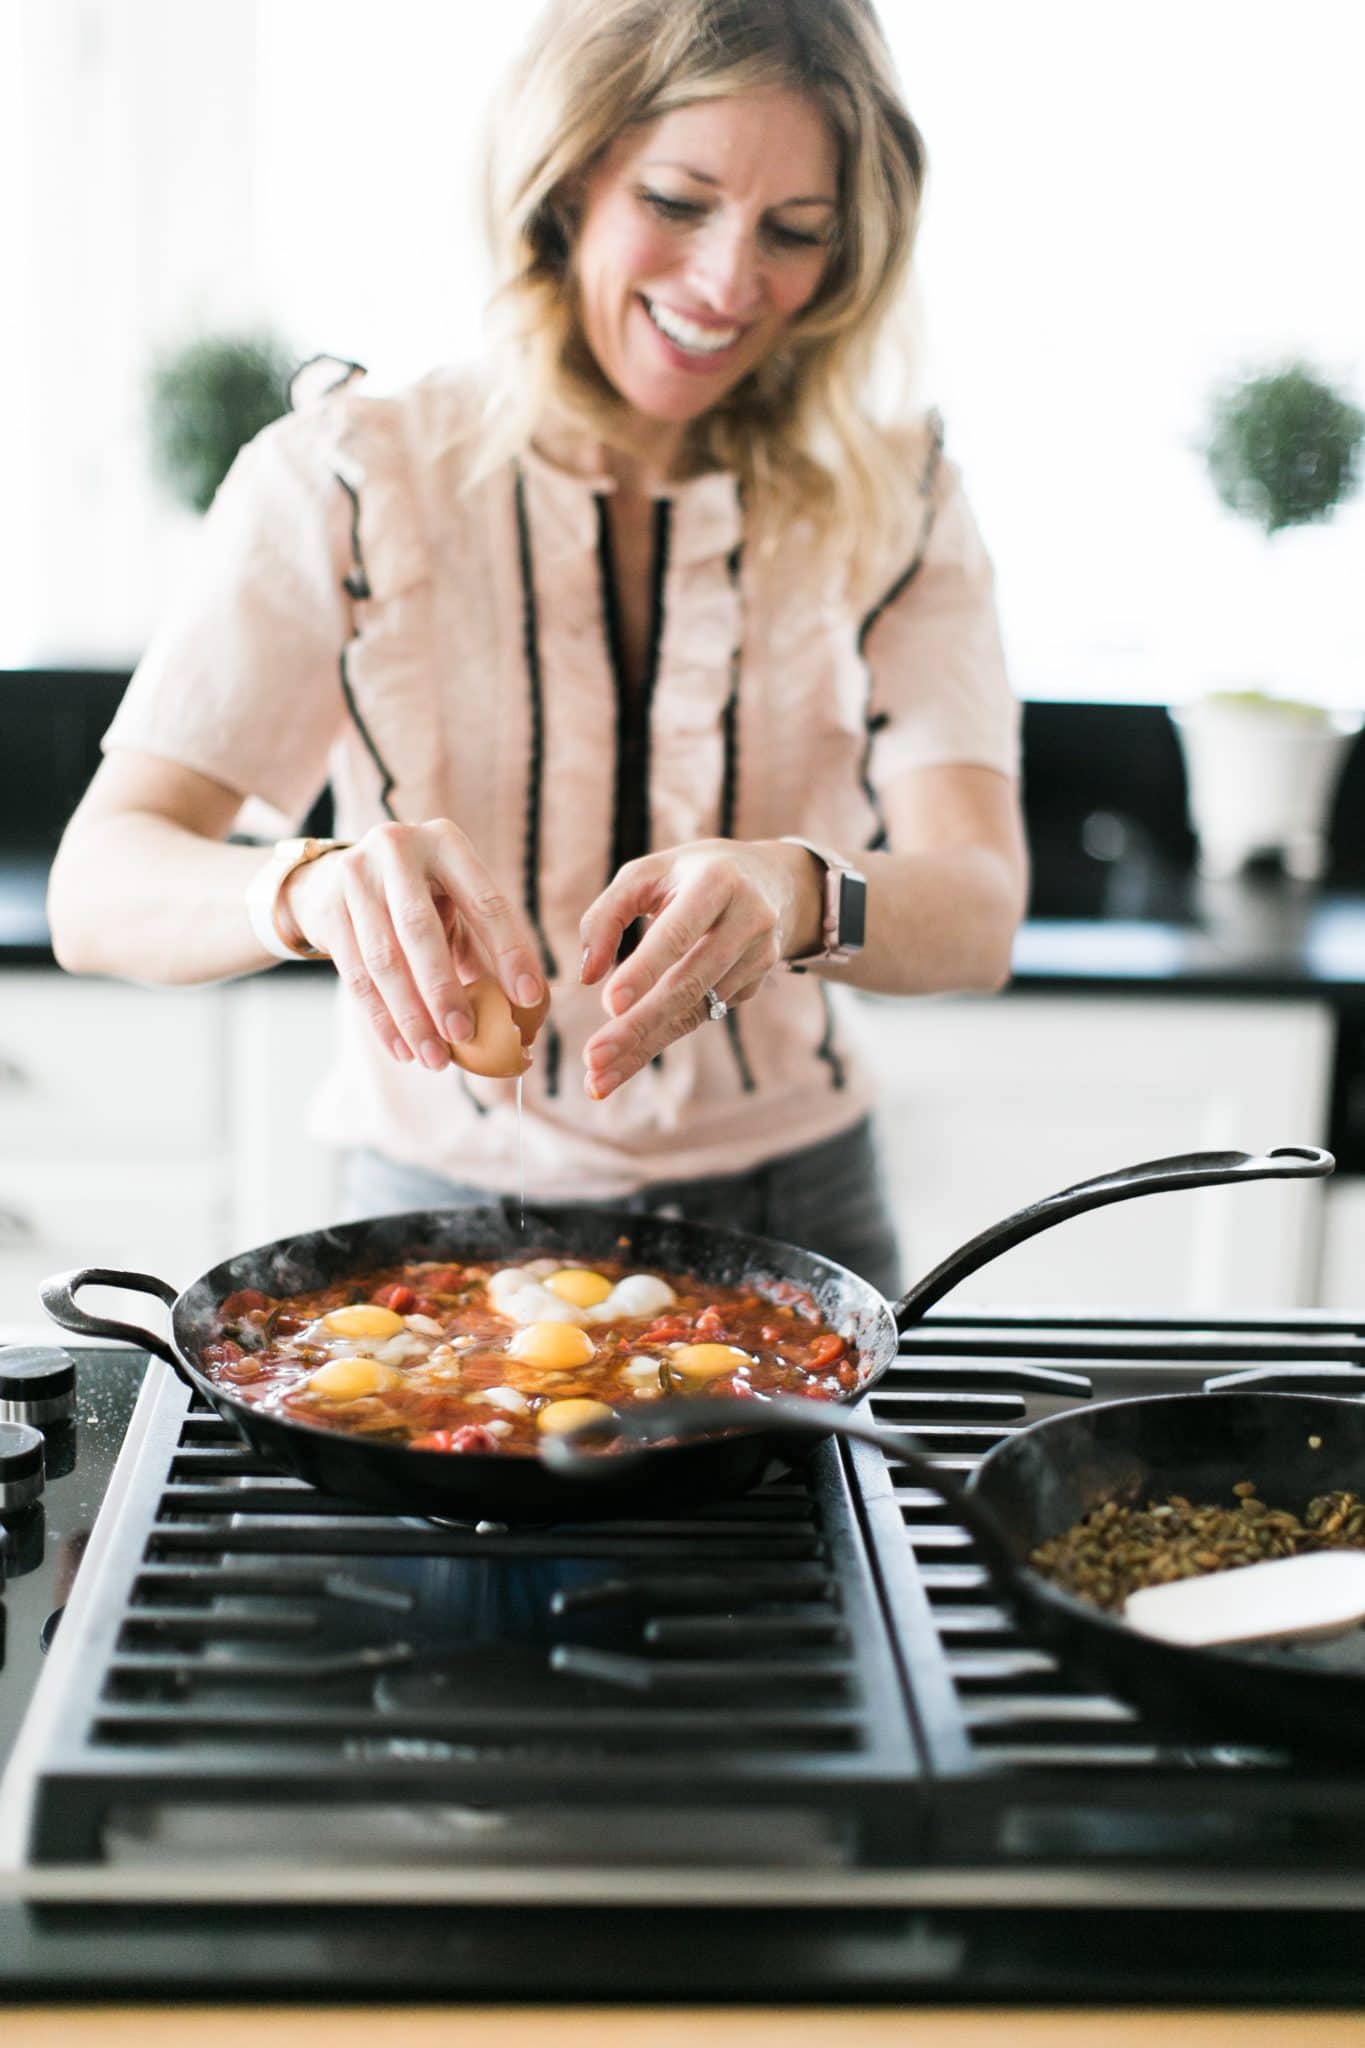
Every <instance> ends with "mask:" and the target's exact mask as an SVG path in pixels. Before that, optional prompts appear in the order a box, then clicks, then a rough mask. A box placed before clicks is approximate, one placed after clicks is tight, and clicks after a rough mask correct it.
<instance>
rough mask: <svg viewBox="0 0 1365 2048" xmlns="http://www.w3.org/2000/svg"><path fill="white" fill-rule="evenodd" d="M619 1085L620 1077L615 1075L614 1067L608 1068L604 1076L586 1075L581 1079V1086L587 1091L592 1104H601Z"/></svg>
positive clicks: (596, 1074)
mask: <svg viewBox="0 0 1365 2048" xmlns="http://www.w3.org/2000/svg"><path fill="white" fill-rule="evenodd" d="M620 1083H621V1076H620V1074H618V1073H617V1071H616V1069H615V1067H608V1068H607V1070H606V1072H605V1073H604V1074H598V1073H593V1074H587V1075H585V1076H584V1079H583V1086H584V1087H585V1088H586V1089H587V1091H588V1094H589V1095H590V1096H591V1097H592V1099H593V1101H594V1102H601V1101H602V1100H603V1099H604V1098H605V1097H606V1096H608V1095H610V1094H611V1091H612V1089H613V1088H617V1087H619V1086H620Z"/></svg>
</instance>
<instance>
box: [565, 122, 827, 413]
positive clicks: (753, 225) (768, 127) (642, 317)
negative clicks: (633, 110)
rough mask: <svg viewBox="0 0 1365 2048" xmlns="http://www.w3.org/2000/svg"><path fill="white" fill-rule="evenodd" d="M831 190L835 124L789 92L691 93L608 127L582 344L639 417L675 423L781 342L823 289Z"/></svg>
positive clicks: (584, 252)
mask: <svg viewBox="0 0 1365 2048" xmlns="http://www.w3.org/2000/svg"><path fill="white" fill-rule="evenodd" d="M837 189H838V157H837V152H836V149H835V144H834V140H833V137H832V136H831V134H830V132H829V129H828V128H827V127H826V125H825V123H824V120H823V119H822V117H821V115H820V113H819V111H818V109H817V108H816V107H815V106H814V104H813V103H812V102H811V101H810V100H808V99H806V98H804V97H803V96H802V95H801V94H799V93H795V92H788V91H781V90H776V89H774V90H771V91H765V92H752V93H742V94H736V95H735V96H733V97H732V98H727V99H712V100H698V101H695V102H693V103H692V104H691V105H689V106H685V107H679V108H677V109H675V110H674V112H672V113H670V114H665V115H664V116H663V117H662V118H661V119H660V120H658V121H654V122H651V123H650V124H649V125H648V126H646V127H642V128H634V129H630V130H628V131H627V132H626V133H625V134H624V135H622V136H620V137H619V138H618V139H617V141H616V142H615V143H614V144H613V146H612V147H611V149H609V150H608V152H607V154H606V156H605V157H604V158H603V159H602V161H601V163H600V164H599V165H598V166H597V168H596V170H595V171H594V172H593V173H592V175H591V176H590V178H589V179H588V182H587V186H586V189H585V192H584V205H583V211H582V218H581V222H580V226H579V232H578V237H577V243H576V249H575V262H574V273H575V278H576V283H577V289H578V308H579V314H580V318H581V320H582V325H583V332H584V335H585V336H586V339H587V342H588V345H589V347H590V348H591V350H592V353H593V355H594V357H595V358H596V361H597V364H598V367H599V368H600V370H601V371H602V373H603V375H604V376H605V377H606V378H607V380H608V382H609V383H610V384H612V385H613V386H614V388H615V389H616V391H617V392H618V393H619V394H620V396H621V397H622V398H623V399H624V400H625V401H626V403H627V405H628V406H629V407H631V409H632V410H633V412H634V413H636V414H637V415H639V416H640V420H641V422H642V423H643V422H645V421H648V422H652V423H654V424H655V426H656V428H657V427H662V428H665V429H670V428H671V429H679V430H680V429H681V428H682V427H683V426H685V425H686V423H687V422H688V421H690V420H694V419H697V418H698V417H700V415H701V414H702V413H704V412H706V411H708V410H709V409H710V407H712V406H713V405H715V404H716V403H717V401H718V400H720V399H721V398H723V397H724V396H725V394H726V393H727V392H728V391H730V390H732V389H733V388H734V386H735V385H736V384H738V383H739V382H740V381H741V379H742V378H744V377H746V376H748V375H749V373H750V372H751V371H752V370H754V369H755V368H756V367H757V366H758V364H759V363H761V362H762V361H763V359H764V358H765V357H766V356H767V355H769V354H770V353H771V351H772V350H773V349H774V348H775V347H776V346H777V345H778V343H779V342H780V341H781V339H782V337H783V334H784V333H785V331H786V329H787V327H788V326H789V325H790V323H791V321H792V320H793V318H794V317H795V316H796V314H797V313H799V312H800V310H801V308H802V307H803V306H805V305H806V304H808V302H809V301H810V300H811V299H812V298H813V297H814V296H815V293H816V292H817V290H818V289H819V286H820V281H821V278H822V276H823V275H824V271H825V266H826V262H827V260H828V255H829V244H830V240H831V238H832V236H833V232H834V227H835V218H836V194H837ZM664 438H665V439H667V438H669V437H668V435H667V434H665V436H664Z"/></svg>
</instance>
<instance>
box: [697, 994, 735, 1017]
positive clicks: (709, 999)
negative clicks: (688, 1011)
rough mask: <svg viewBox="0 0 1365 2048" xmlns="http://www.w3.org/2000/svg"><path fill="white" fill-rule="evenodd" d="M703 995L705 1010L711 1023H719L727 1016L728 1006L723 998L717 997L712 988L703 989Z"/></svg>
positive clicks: (728, 1012)
mask: <svg viewBox="0 0 1365 2048" xmlns="http://www.w3.org/2000/svg"><path fill="white" fill-rule="evenodd" d="M703 994H704V995H705V997H706V1008H707V1013H708V1014H709V1016H710V1019H711V1022H712V1023H713V1024H719V1023H721V1022H722V1021H723V1020H724V1019H725V1018H726V1017H728V1016H729V1014H730V1005H729V1004H728V1003H727V1002H726V1001H725V999H724V997H723V996H718V995H717V994H716V992H715V990H714V989H713V988H708V989H704V990H703Z"/></svg>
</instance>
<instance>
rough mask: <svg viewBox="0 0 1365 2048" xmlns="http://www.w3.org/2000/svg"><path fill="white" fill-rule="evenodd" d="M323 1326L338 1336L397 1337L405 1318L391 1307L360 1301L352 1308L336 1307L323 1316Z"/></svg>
mask: <svg viewBox="0 0 1365 2048" xmlns="http://www.w3.org/2000/svg"><path fill="white" fill-rule="evenodd" d="M322 1326H323V1328H324V1329H325V1330H330V1331H331V1332H332V1334H333V1335H334V1336H337V1337H396V1336H397V1335H398V1332H399V1331H400V1330H401V1329H402V1327H403V1318H402V1317H401V1316H400V1315H395V1314H394V1312H393V1310H392V1309H391V1308H380V1307H379V1306H378V1305H377V1303H375V1302H370V1301H358V1302H356V1303H355V1304H354V1306H353V1307H351V1308H334V1309H333V1310H332V1311H331V1313H330V1314H329V1315H325V1316H324V1317H323V1318H322Z"/></svg>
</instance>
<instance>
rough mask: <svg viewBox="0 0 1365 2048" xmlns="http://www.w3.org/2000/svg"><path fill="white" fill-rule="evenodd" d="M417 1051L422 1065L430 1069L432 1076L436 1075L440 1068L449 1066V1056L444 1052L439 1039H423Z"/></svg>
mask: <svg viewBox="0 0 1365 2048" xmlns="http://www.w3.org/2000/svg"><path fill="white" fill-rule="evenodd" d="M419 1050H420V1052H421V1056H422V1065H423V1066H424V1067H430V1068H431V1071H432V1073H433V1074H438V1073H439V1072H440V1071H441V1068H442V1067H444V1066H446V1065H448V1064H449V1061H450V1054H449V1053H448V1052H447V1051H446V1049H445V1047H444V1046H443V1045H442V1043H441V1041H440V1039H439V1038H424V1039H423V1040H422V1043H421V1047H420V1048H419Z"/></svg>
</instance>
